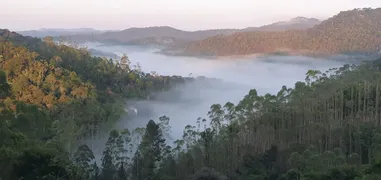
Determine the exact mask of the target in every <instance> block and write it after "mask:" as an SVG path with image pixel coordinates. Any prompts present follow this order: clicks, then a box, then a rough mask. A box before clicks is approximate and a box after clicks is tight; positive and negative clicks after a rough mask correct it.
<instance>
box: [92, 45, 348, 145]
mask: <svg viewBox="0 0 381 180" xmlns="http://www.w3.org/2000/svg"><path fill="white" fill-rule="evenodd" d="M85 46H87V47H88V48H93V49H96V50H98V51H102V52H105V53H114V54H117V55H121V54H123V53H126V54H127V55H128V57H129V59H130V61H131V62H132V64H136V63H137V62H139V63H140V65H141V67H142V70H143V71H144V72H151V71H156V72H157V73H159V74H161V75H181V76H189V75H190V76H194V77H196V76H206V77H209V78H218V79H220V80H221V81H215V80H214V81H212V80H210V81H209V82H205V81H201V80H198V81H195V82H192V83H187V84H184V85H180V86H177V87H175V88H173V89H172V90H170V91H169V92H163V93H161V94H159V96H158V97H159V98H158V99H156V100H142V101H129V102H127V103H126V104H127V106H128V107H134V108H136V109H137V112H138V113H137V114H135V113H129V115H128V116H127V117H124V118H122V119H121V120H120V121H119V122H118V124H117V125H116V127H118V128H128V129H133V128H135V127H144V126H145V124H146V123H147V122H148V121H149V120H150V119H153V120H158V117H160V116H163V115H166V116H168V117H169V118H170V119H171V120H170V124H171V126H172V133H171V141H172V140H175V139H178V138H181V136H182V133H183V128H184V127H185V126H186V125H188V124H190V125H196V120H197V118H198V117H202V118H206V114H207V112H208V110H209V108H210V106H211V105H212V104H215V103H221V104H225V103H226V102H232V103H238V102H239V101H240V100H241V99H242V98H243V97H244V96H245V95H246V94H247V93H248V91H249V90H250V89H256V90H257V91H258V93H259V94H265V93H272V94H274V93H277V92H278V91H279V90H280V88H281V87H282V85H286V86H287V87H294V84H295V82H296V81H304V78H305V74H306V72H307V71H308V70H309V69H316V70H321V71H326V70H328V69H329V68H334V67H340V66H341V65H343V64H344V62H342V61H337V60H332V59H337V57H336V58H330V59H331V60H330V59H322V58H311V57H303V56H266V57H251V58H246V59H233V58H232V59H202V58H195V57H179V56H165V55H161V54H157V53H155V51H156V50H155V49H147V48H139V47H131V46H102V45H100V44H95V43H91V44H90V43H87V44H85ZM128 107H127V108H128ZM130 112H131V111H130Z"/></svg>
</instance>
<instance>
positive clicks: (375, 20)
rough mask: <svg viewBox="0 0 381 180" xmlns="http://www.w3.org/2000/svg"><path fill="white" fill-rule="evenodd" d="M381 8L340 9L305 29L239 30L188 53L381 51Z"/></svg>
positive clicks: (190, 46)
mask: <svg viewBox="0 0 381 180" xmlns="http://www.w3.org/2000/svg"><path fill="white" fill-rule="evenodd" d="M380 18H381V8H377V9H370V8H364V9H354V10H349V11H341V12H340V13H338V14H337V15H335V16H333V17H331V18H329V19H327V20H324V21H322V22H321V23H319V24H316V25H314V26H313V27H311V28H307V29H302V30H287V31H278V32H271V31H251V32H237V33H234V34H231V35H227V36H214V37H210V38H206V39H204V40H201V41H197V42H192V43H189V44H187V45H186V46H185V47H184V49H183V50H182V51H183V54H186V55H192V54H195V55H199V54H207V55H211V56H230V55H250V54H258V53H277V52H285V53H296V54H335V53H364V54H374V53H380V46H381V32H380V30H379V29H381V22H380V21H379V19H380Z"/></svg>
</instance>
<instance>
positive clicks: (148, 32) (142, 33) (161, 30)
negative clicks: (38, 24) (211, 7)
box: [62, 17, 320, 46]
mask: <svg viewBox="0 0 381 180" xmlns="http://www.w3.org/2000/svg"><path fill="white" fill-rule="evenodd" d="M318 23H320V21H319V20H317V19H314V18H304V17H297V18H293V19H291V20H289V21H280V22H275V23H272V24H268V25H264V26H260V27H248V28H244V29H210V30H199V31H183V30H179V29H176V28H172V27H168V26H157V27H146V28H129V29H126V30H123V31H113V32H104V33H98V34H79V35H70V36H63V37H62V38H63V39H65V40H68V41H74V42H82V41H100V42H106V43H122V44H129V45H164V46H175V45H176V46H179V45H184V44H186V43H189V42H191V41H198V40H202V39H206V38H208V37H213V36H216V35H229V34H233V33H236V32H246V31H284V30H292V29H306V28H310V27H313V26H314V25H316V24H318Z"/></svg>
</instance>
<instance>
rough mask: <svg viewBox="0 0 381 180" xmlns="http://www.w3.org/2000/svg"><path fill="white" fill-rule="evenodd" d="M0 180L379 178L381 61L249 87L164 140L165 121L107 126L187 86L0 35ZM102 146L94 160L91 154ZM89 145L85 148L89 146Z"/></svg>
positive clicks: (77, 51) (71, 50) (80, 52)
mask: <svg viewBox="0 0 381 180" xmlns="http://www.w3.org/2000/svg"><path fill="white" fill-rule="evenodd" d="M0 37H1V38H0V51H1V54H0V68H1V73H0V105H1V113H0V119H1V120H0V179H2V180H36V179H39V180H184V179H189V180H376V179H377V180H378V179H381V129H380V124H381V117H380V106H381V105H380V102H381V99H380V95H381V89H380V87H381V59H379V60H375V61H372V62H366V63H362V64H359V65H344V66H343V67H340V68H332V69H330V70H328V71H326V72H320V71H316V70H310V71H308V72H306V78H305V81H304V82H296V83H295V86H294V87H292V88H290V87H286V86H283V87H280V90H279V92H278V93H277V94H265V95H263V96H262V95H258V93H257V91H256V90H255V89H252V90H250V92H248V94H247V95H246V96H245V97H243V98H242V100H241V101H240V102H239V103H237V104H233V103H231V102H226V104H214V105H211V107H210V110H209V112H208V113H207V114H206V116H205V117H200V118H198V119H195V121H194V123H192V122H190V125H188V126H186V127H184V131H183V132H184V134H183V136H182V138H181V139H178V140H176V141H174V142H170V141H168V140H167V138H166V136H167V135H168V134H170V133H171V127H170V124H169V122H170V121H176V119H170V117H167V116H162V117H160V118H159V119H156V120H150V121H149V122H148V123H147V125H146V127H144V128H137V129H135V130H131V131H129V130H127V129H117V128H113V126H112V124H113V123H114V122H116V121H117V120H118V119H119V117H121V116H123V115H124V113H125V112H124V111H123V109H122V107H123V104H124V103H125V102H124V101H122V100H123V99H129V98H142V99H144V98H147V96H149V95H150V93H152V92H158V91H165V90H166V89H168V88H171V86H172V85H174V84H176V83H184V82H185V81H190V80H191V79H187V78H182V77H177V76H173V77H168V76H160V75H157V74H155V73H143V72H142V71H141V69H140V67H139V65H135V66H132V65H131V64H130V63H129V60H128V57H127V56H123V57H122V59H121V60H120V63H113V62H112V61H113V60H112V59H105V58H100V57H93V56H91V55H90V54H89V53H88V52H87V51H86V49H83V48H75V47H70V46H66V45H63V44H59V43H55V42H54V41H53V40H52V38H50V37H47V38H44V39H43V40H39V39H36V38H31V37H24V36H21V35H19V34H17V33H13V32H10V31H8V30H0ZM103 133H107V134H108V139H107V142H106V143H105V146H104V147H105V148H104V149H103V150H102V152H103V153H102V157H101V158H100V160H97V158H96V157H95V156H96V155H95V154H94V147H93V146H94V145H93V144H92V143H91V142H93V141H96V140H97V139H98V138H99V137H100V134H103ZM89 142H90V143H89Z"/></svg>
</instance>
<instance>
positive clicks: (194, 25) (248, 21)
mask: <svg viewBox="0 0 381 180" xmlns="http://www.w3.org/2000/svg"><path fill="white" fill-rule="evenodd" d="M363 7H372V8H377V7H381V0H0V29H2V28H6V29H11V30H29V29H39V28H95V29H103V30H106V29H126V28H129V27H147V26H163V25H168V26H172V27H175V28H179V29H184V30H198V29H211V28H244V27H248V26H260V25H264V24H269V23H272V22H274V21H281V20H288V19H290V18H293V17H296V16H305V17H315V18H319V19H325V18H328V17H331V16H333V15H335V14H337V13H338V12H340V11H342V10H350V9H354V8H363Z"/></svg>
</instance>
